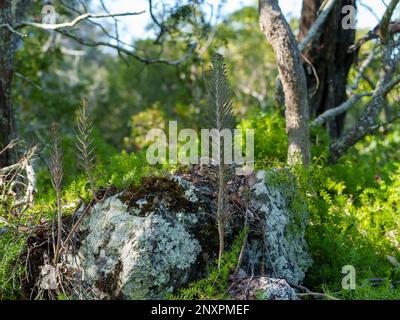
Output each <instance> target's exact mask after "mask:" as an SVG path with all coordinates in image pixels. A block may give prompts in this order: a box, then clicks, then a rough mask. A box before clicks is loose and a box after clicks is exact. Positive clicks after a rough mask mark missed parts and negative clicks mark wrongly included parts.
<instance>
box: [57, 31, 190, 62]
mask: <svg viewBox="0 0 400 320" xmlns="http://www.w3.org/2000/svg"><path fill="white" fill-rule="evenodd" d="M58 32H59V33H61V34H63V35H64V36H66V37H69V38H71V39H73V40H75V41H76V42H78V43H80V44H82V45H85V46H88V47H109V48H112V49H115V50H117V51H120V52H121V53H124V54H126V55H128V56H131V57H133V58H135V59H137V60H139V61H140V62H143V63H145V64H154V63H161V64H167V65H179V64H181V63H183V62H185V61H186V60H188V59H189V58H190V57H191V56H192V55H193V52H194V51H195V50H196V48H197V43H194V44H192V45H191V46H190V48H189V50H188V52H187V53H186V54H185V55H184V56H182V57H181V58H179V59H178V60H168V59H159V58H145V57H142V56H139V55H138V54H136V53H135V52H134V51H130V50H128V49H126V48H124V47H122V46H118V45H115V44H112V43H108V42H105V41H88V40H85V39H82V38H80V37H78V36H76V35H74V34H71V33H68V32H64V31H62V30H58Z"/></svg>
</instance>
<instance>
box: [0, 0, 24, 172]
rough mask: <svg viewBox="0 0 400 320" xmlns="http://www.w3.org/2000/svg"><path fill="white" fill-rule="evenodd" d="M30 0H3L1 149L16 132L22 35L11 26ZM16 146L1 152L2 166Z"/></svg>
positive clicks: (0, 7) (12, 157)
mask: <svg viewBox="0 0 400 320" xmlns="http://www.w3.org/2000/svg"><path fill="white" fill-rule="evenodd" d="M30 3H31V0H14V1H10V0H0V25H1V26H2V27H0V151H1V150H2V149H3V148H4V147H5V146H7V145H8V144H9V143H10V141H11V140H12V139H14V138H15V137H16V136H17V133H16V128H15V115H14V111H13V106H12V82H13V76H14V59H15V51H16V48H17V41H18V40H19V37H20V36H19V35H18V33H17V32H16V31H13V29H12V27H13V26H14V25H15V24H17V23H18V22H19V21H20V20H21V19H22V18H23V17H24V12H25V11H26V8H27V6H28V5H29V4H30ZM15 158H16V155H15V154H14V153H13V150H10V149H8V150H6V151H5V152H2V153H1V154H0V168H1V167H5V166H8V165H10V164H12V163H13V161H14V160H15Z"/></svg>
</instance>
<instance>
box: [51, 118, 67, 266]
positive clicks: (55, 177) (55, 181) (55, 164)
mask: <svg viewBox="0 0 400 320" xmlns="http://www.w3.org/2000/svg"><path fill="white" fill-rule="evenodd" d="M51 135H52V139H53V143H52V144H53V145H52V154H51V159H50V174H51V183H52V185H53V188H54V190H55V191H56V196H57V244H56V247H55V249H54V265H57V263H58V260H59V257H60V252H61V237H62V211H61V188H62V185H61V184H62V179H63V175H64V172H63V165H62V161H63V160H62V159H63V155H62V149H61V144H60V125H59V124H58V123H53V124H52V125H51Z"/></svg>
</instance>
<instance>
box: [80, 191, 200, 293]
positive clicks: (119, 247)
mask: <svg viewBox="0 0 400 320" xmlns="http://www.w3.org/2000/svg"><path fill="white" fill-rule="evenodd" d="M172 216H173V215H170V214H169V213H168V212H164V213H163V214H161V213H160V212H158V213H150V214H149V215H147V216H146V217H139V216H135V215H132V214H130V213H129V212H128V208H127V206H126V205H125V204H123V203H122V202H121V200H119V199H118V197H117V196H114V197H111V198H108V199H107V200H105V201H104V202H102V203H98V204H97V205H96V206H95V207H94V208H93V209H92V210H91V212H90V215H89V216H88V217H87V218H85V220H84V224H83V225H82V227H81V229H85V230H87V232H88V235H87V237H86V239H85V240H84V241H83V243H82V245H81V247H80V249H79V254H78V256H79V257H80V259H79V260H80V262H79V264H80V267H81V268H80V269H83V270H84V273H83V280H84V281H85V282H86V283H87V284H88V286H96V287H97V291H100V292H101V294H102V295H103V296H105V297H110V296H113V295H116V296H120V295H121V294H122V296H123V297H125V298H129V299H149V298H162V297H163V296H164V295H165V294H166V293H167V292H170V291H172V289H173V288H174V287H175V286H176V285H178V284H183V283H185V281H186V280H187V277H188V274H189V272H190V268H191V266H192V265H193V263H194V262H195V261H196V259H197V256H198V254H199V253H200V251H201V247H200V245H199V242H198V241H197V240H196V239H194V238H193V237H192V236H191V234H190V233H189V232H188V231H187V230H186V227H185V225H184V224H183V223H181V222H180V220H181V221H188V219H183V216H184V213H182V214H181V216H182V219H172ZM191 219H192V217H191V218H190V217H189V220H191Z"/></svg>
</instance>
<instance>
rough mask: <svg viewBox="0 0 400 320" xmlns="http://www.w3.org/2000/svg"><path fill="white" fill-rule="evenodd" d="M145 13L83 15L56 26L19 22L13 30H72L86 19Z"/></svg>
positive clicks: (141, 12)
mask: <svg viewBox="0 0 400 320" xmlns="http://www.w3.org/2000/svg"><path fill="white" fill-rule="evenodd" d="M143 13H145V11H140V12H123V13H100V14H94V13H84V14H82V15H80V16H78V17H76V18H75V19H74V20H72V21H71V22H64V23H58V24H43V23H37V22H29V21H25V22H21V23H19V24H17V25H16V26H15V29H21V28H23V27H27V26H30V27H35V28H39V29H44V30H58V29H62V28H68V27H70V28H72V27H75V26H76V25H78V24H79V23H80V22H82V21H85V20H87V19H101V18H112V17H122V16H136V15H140V14H143Z"/></svg>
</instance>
